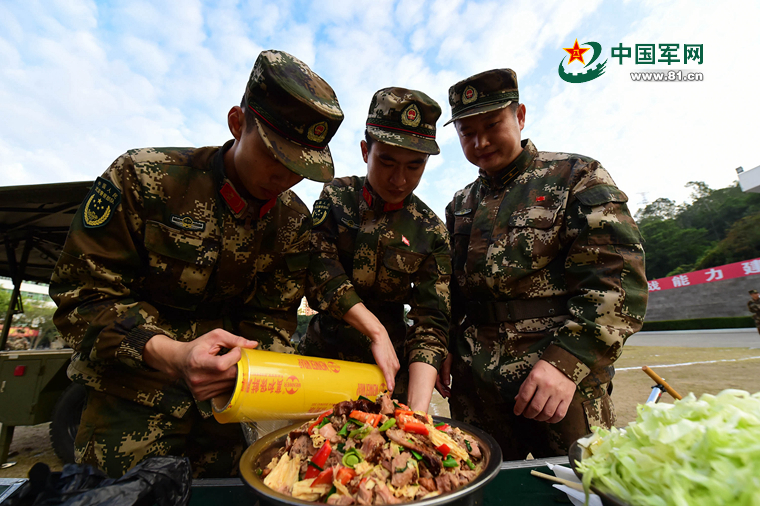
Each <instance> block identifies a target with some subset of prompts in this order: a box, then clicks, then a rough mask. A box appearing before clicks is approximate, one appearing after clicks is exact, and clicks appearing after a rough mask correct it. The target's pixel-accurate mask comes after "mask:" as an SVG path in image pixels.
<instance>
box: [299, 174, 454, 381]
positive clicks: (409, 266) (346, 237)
mask: <svg viewBox="0 0 760 506" xmlns="http://www.w3.org/2000/svg"><path fill="white" fill-rule="evenodd" d="M313 221H314V229H313V230H312V236H311V244H312V257H311V263H310V265H309V282H308V284H307V289H306V292H307V297H308V300H309V305H310V306H311V307H312V308H314V309H316V310H318V311H320V313H319V314H317V315H315V316H314V318H313V319H312V321H311V323H310V325H309V329H308V331H307V333H306V336H304V339H303V341H302V344H301V346H299V352H301V353H303V354H305V355H313V356H321V357H331V358H339V359H344V360H352V361H358V362H365V363H374V358H373V357H372V353H371V350H370V340H369V338H368V337H366V336H364V335H363V334H361V333H360V332H359V331H357V330H355V329H353V328H352V327H351V326H350V325H348V324H346V323H344V322H343V320H342V318H343V315H344V314H345V313H346V312H347V311H348V310H349V309H351V308H352V307H353V306H354V305H355V304H357V303H359V302H363V303H364V304H365V305H366V306H367V308H368V309H369V310H370V311H372V312H373V313H374V314H375V316H377V318H378V319H379V320H380V322H382V324H383V325H384V326H385V328H386V330H387V331H388V335H389V336H390V338H391V341H392V342H393V344H394V347H395V348H396V354H397V355H398V357H399V362H401V363H402V364H409V363H412V362H425V363H427V364H430V365H432V366H434V367H435V368H436V369H437V368H439V367H440V364H441V361H442V360H443V358H445V356H446V347H447V343H448V329H449V313H450V307H451V306H450V298H449V280H450V277H451V260H450V256H449V252H450V250H449V242H448V235H447V233H446V227H445V226H444V224H443V222H442V221H441V220H440V219H439V218H438V217H437V216H436V215H435V213H433V211H431V210H430V208H428V207H427V206H426V205H425V204H424V203H423V202H422V201H421V200H420V199H418V198H417V197H416V196H415V195H414V194H410V195H409V196H408V197H407V198H406V199H405V200H404V201H403V202H401V203H399V204H396V205H392V204H387V203H385V202H384V201H383V200H382V199H381V198H380V197H379V196H378V195H377V194H376V193H375V192H374V191H372V189H371V187H370V186H369V184H368V183H366V182H365V178H364V177H356V176H352V177H344V178H339V179H335V180H333V181H332V182H331V183H328V184H326V185H325V187H324V189H323V190H322V194H321V195H320V199H319V200H318V201H317V202H316V203H315V204H314V212H313ZM404 304H408V305H409V306H410V307H411V309H410V310H409V313H408V315H407V316H408V318H409V320H411V322H412V324H411V326H407V325H406V324H405V322H404ZM405 368H406V367H405V366H402V370H401V371H402V372H403V371H404V369H405ZM400 374H401V373H400ZM403 388H404V387H403V385H400V386H399V388H398V389H397V390H398V391H396V392H395V393H399V392H400V391H402V390H403Z"/></svg>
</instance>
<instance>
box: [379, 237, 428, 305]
mask: <svg viewBox="0 0 760 506" xmlns="http://www.w3.org/2000/svg"><path fill="white" fill-rule="evenodd" d="M424 259H425V255H422V254H420V253H414V252H411V251H404V250H402V249H398V248H393V247H391V246H388V247H386V248H385V252H384V253H383V263H382V265H381V266H380V268H379V269H378V272H377V278H376V280H375V288H378V289H379V290H380V294H382V296H383V300H386V301H389V302H394V301H395V302H401V301H406V300H407V299H408V297H409V291H410V290H411V286H412V275H413V274H414V273H416V272H417V270H418V269H419V268H420V265H421V264H422V261H423V260H424Z"/></svg>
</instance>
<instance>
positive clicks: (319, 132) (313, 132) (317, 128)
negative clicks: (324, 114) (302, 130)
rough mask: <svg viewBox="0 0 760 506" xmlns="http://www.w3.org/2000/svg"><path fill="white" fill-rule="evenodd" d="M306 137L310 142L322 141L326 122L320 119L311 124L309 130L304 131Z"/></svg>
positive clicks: (325, 135) (325, 134) (325, 132)
mask: <svg viewBox="0 0 760 506" xmlns="http://www.w3.org/2000/svg"><path fill="white" fill-rule="evenodd" d="M306 137H307V138H308V139H309V140H310V141H312V142H324V140H325V137H327V122H326V121H320V122H319V123H314V124H313V125H311V126H310V127H309V131H308V132H306Z"/></svg>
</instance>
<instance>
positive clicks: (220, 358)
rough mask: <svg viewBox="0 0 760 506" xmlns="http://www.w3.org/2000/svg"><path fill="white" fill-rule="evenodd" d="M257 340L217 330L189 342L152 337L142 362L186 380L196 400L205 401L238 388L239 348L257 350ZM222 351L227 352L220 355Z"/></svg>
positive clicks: (157, 336)
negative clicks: (236, 385) (236, 386)
mask: <svg viewBox="0 0 760 506" xmlns="http://www.w3.org/2000/svg"><path fill="white" fill-rule="evenodd" d="M257 345H258V343H257V342H256V341H249V340H248V339H245V338H243V337H240V336H236V335H234V334H230V333H229V332H227V331H225V330H222V329H215V330H212V331H211V332H209V333H207V334H204V335H202V336H200V337H199V338H197V339H195V340H194V341H190V342H187V343H183V342H179V341H175V340H174V339H171V338H170V337H168V336H165V335H162V334H159V335H155V336H153V337H152V338H151V339H150V340H149V341H148V342H147V343H146V344H145V350H144V351H143V360H145V363H147V364H148V365H149V366H151V367H153V368H154V369H158V370H159V371H163V372H165V373H167V374H169V375H170V376H172V377H174V378H177V379H180V378H181V379H184V380H185V383H187V386H188V387H189V388H190V392H191V393H192V394H193V397H195V398H196V399H198V400H199V401H205V400H206V399H210V398H212V397H214V396H217V395H220V394H223V393H225V392H229V391H230V390H232V389H234V387H235V378H236V377H237V368H236V367H235V364H236V363H237V362H238V360H240V356H241V354H242V352H241V351H240V348H255V347H256V346H257ZM222 348H226V349H229V350H230V351H229V352H228V353H225V354H224V355H219V353H220V352H221V351H222Z"/></svg>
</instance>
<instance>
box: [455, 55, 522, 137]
mask: <svg viewBox="0 0 760 506" xmlns="http://www.w3.org/2000/svg"><path fill="white" fill-rule="evenodd" d="M519 98H520V96H519V93H518V92H517V74H515V72H514V70H512V69H494V70H488V71H486V72H481V73H480V74H475V75H474V76H471V77H468V78H467V79H465V80H463V81H459V82H458V83H456V84H455V85H454V86H452V87H451V88H449V104H451V119H450V120H448V121H447V122H446V123H444V124H443V126H446V125H448V124H449V123H451V122H452V121H456V120H458V119H461V118H466V117H468V116H475V115H476V114H483V113H486V112H491V111H495V110H497V109H503V108H505V107H507V106H508V105H509V104H511V103H512V102H513V101H515V102H517V101H518V100H519Z"/></svg>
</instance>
